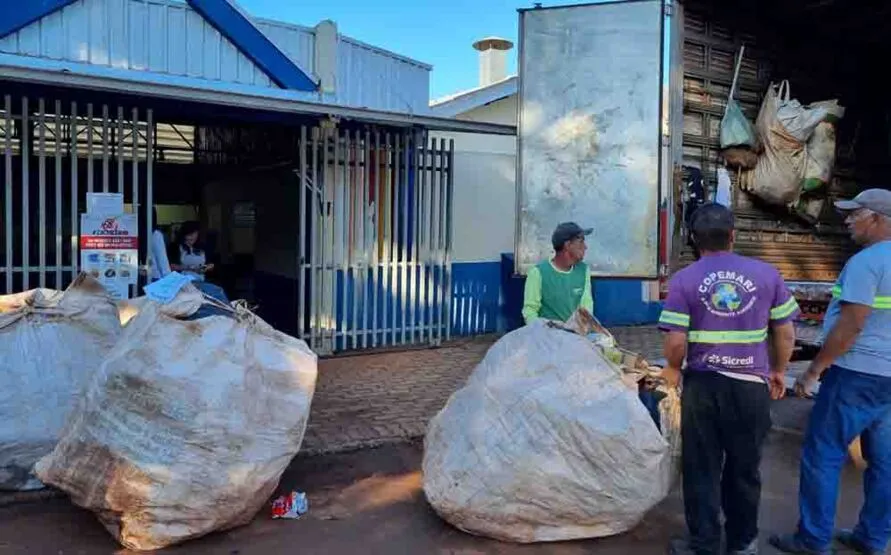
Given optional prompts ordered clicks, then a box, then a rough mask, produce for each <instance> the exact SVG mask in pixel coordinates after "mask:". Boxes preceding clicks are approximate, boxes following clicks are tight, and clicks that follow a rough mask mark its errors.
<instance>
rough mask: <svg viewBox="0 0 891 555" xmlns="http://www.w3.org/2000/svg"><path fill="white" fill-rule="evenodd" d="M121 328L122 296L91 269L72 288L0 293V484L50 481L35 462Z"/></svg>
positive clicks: (2, 486) (48, 446)
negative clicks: (36, 471)
mask: <svg viewBox="0 0 891 555" xmlns="http://www.w3.org/2000/svg"><path fill="white" fill-rule="evenodd" d="M120 333H121V326H120V324H119V323H118V317H117V310H116V309H115V305H114V302H113V301H112V300H111V298H110V297H109V296H108V294H107V293H106V291H105V289H104V288H103V287H102V285H101V284H99V282H97V281H96V280H94V279H93V278H91V277H89V276H86V275H81V276H80V277H78V278H77V279H76V280H75V281H74V283H72V284H71V286H70V287H69V288H68V289H67V290H66V291H64V292H62V291H54V290H50V289H34V290H31V291H27V292H25V293H19V294H17V295H7V296H3V297H0V353H2V356H0V490H23V489H37V488H40V487H42V484H41V483H40V482H39V481H37V480H36V479H35V478H34V477H33V476H32V474H31V469H32V467H33V466H34V463H35V462H37V460H38V459H39V458H40V457H42V456H44V455H46V454H47V453H49V452H50V451H51V450H52V449H53V447H54V446H55V445H56V441H57V440H58V438H59V434H60V433H61V432H62V428H63V426H64V425H65V422H66V421H67V420H68V417H69V414H70V412H71V411H72V410H73V409H74V408H75V406H76V403H77V400H78V399H79V398H80V396H81V393H82V391H83V388H84V387H85V386H86V385H87V383H88V382H89V379H90V376H92V375H93V373H94V372H95V371H96V370H98V369H99V366H100V365H101V364H102V360H103V359H104V358H105V355H106V354H108V352H109V351H110V350H111V348H112V347H113V346H114V344H115V341H117V339H118V336H119V335H120Z"/></svg>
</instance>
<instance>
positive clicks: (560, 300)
mask: <svg viewBox="0 0 891 555" xmlns="http://www.w3.org/2000/svg"><path fill="white" fill-rule="evenodd" d="M591 231H592V230H591V229H584V228H582V227H580V226H579V225H578V224H576V223H574V222H565V223H562V224H560V225H558V226H557V229H555V230H554V234H553V235H551V244H553V246H554V257H553V258H551V259H550V260H545V261H544V262H541V263H540V264H538V265H536V266H533V267H532V268H530V269H529V274H528V275H527V276H526V290H525V294H524V295H523V319H524V320H525V321H526V323H527V324H530V323H532V322H533V321H534V320H537V319H538V318H546V319H548V320H558V321H560V322H565V321H566V320H568V319H569V317H570V316H572V314H573V313H574V312H575V311H576V310H578V308H579V307H582V308H585V309H587V310H588V312H593V311H594V298H593V297H592V296H591V278H590V277H589V275H588V265H587V264H585V263H584V262H582V260H584V259H585V251H587V250H588V247H587V246H586V245H585V237H586V236H588V235H590V234H591Z"/></svg>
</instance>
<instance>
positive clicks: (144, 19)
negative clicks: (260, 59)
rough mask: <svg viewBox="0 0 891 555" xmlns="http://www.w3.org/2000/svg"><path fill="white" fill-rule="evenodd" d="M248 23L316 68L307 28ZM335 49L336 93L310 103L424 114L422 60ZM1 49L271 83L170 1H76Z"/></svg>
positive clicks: (346, 44)
mask: <svg viewBox="0 0 891 555" xmlns="http://www.w3.org/2000/svg"><path fill="white" fill-rule="evenodd" d="M252 19H253V18H252ZM254 22H255V25H256V26H257V28H258V29H259V30H260V31H262V32H263V33H264V34H265V35H266V36H267V37H268V38H269V40H270V41H272V43H273V44H275V45H276V46H277V47H278V48H279V49H280V50H281V51H283V52H284V53H285V54H286V55H287V56H288V57H289V58H291V60H293V61H294V63H296V64H297V65H298V66H299V67H301V68H302V69H304V70H305V71H306V72H307V73H309V74H314V73H315V67H314V65H315V63H314V62H315V33H314V30H313V29H311V28H306V27H301V26H299V25H292V24H288V23H283V22H277V21H271V20H264V19H256V20H254ZM337 48H338V62H337V63H338V70H337V84H336V92H335V93H334V94H333V95H324V96H322V95H316V96H315V98H314V99H312V100H314V101H317V102H325V103H331V104H337V105H343V106H354V107H366V108H370V109H377V110H389V111H402V112H409V113H417V114H422V113H427V111H428V101H429V80H430V79H429V72H430V69H431V67H430V66H429V65H426V64H422V63H421V62H418V61H416V60H412V59H410V58H406V57H404V56H400V55H398V54H394V53H392V52H388V51H386V50H383V49H381V48H378V47H374V46H371V45H368V44H365V43H362V42H360V41H357V40H355V39H352V38H350V37H346V36H343V35H340V36H339V37H338V46H337ZM0 52H5V53H8V54H16V55H20V56H28V57H34V58H44V59H48V60H59V61H66V62H76V63H82V64H89V65H92V66H100V67H106V68H115V69H124V70H130V71H134V72H152V73H160V74H168V75H171V76H180V77H193V78H199V79H206V80H208V81H214V82H226V83H233V84H239V85H251V86H259V87H270V88H275V85H274V84H273V83H272V82H271V81H270V79H269V78H268V77H267V75H266V74H265V73H264V72H263V71H262V70H261V69H260V68H259V67H258V66H257V65H256V64H254V63H253V62H252V61H251V60H249V59H248V58H247V57H246V56H244V54H242V53H241V52H240V51H239V50H238V49H237V48H236V47H235V46H234V45H233V44H232V43H231V42H230V41H229V40H227V39H226V38H225V37H223V36H222V35H221V34H220V33H219V32H218V31H217V30H216V29H215V28H214V27H213V26H212V25H210V24H209V23H207V21H206V20H205V19H204V18H203V17H201V15H200V14H198V13H197V12H195V11H194V10H192V9H191V8H189V7H188V6H187V5H186V4H184V3H183V2H180V1H176V0H77V1H76V2H74V3H73V4H71V5H69V6H67V7H65V8H62V9H61V10H58V11H56V12H54V13H52V14H50V15H48V16H46V17H44V18H42V19H40V20H39V21H36V22H34V23H32V24H30V25H28V26H27V27H24V28H22V29H21V30H19V31H17V32H15V33H13V34H11V35H9V36H7V37H5V38H3V39H0ZM312 100H310V101H312Z"/></svg>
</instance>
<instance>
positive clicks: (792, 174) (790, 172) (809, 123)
mask: <svg viewBox="0 0 891 555" xmlns="http://www.w3.org/2000/svg"><path fill="white" fill-rule="evenodd" d="M839 110H841V107H840V106H838V103H837V102H836V101H824V102H814V103H812V104H809V105H807V106H803V105H802V104H801V103H800V102H798V101H797V100H794V99H791V98H790V94H789V82H788V81H783V82H782V83H780V84H779V85H775V84H771V86H770V87H769V88H768V91H767V94H765V96H764V101H763V102H762V103H761V110H760V111H759V113H758V119H757V121H756V122H755V128H756V131H757V132H758V138H759V139H760V141H761V143H762V144H763V146H764V152H763V153H762V154H761V156H760V157H759V158H758V164H757V165H756V166H755V169H754V170H753V171H751V172H747V173H746V174H745V175H743V176H742V179H741V181H740V183H741V186H742V188H743V189H744V190H746V191H748V192H749V193H751V194H753V195H755V196H757V197H758V198H760V199H761V200H763V201H765V202H767V203H769V204H772V205H775V206H783V207H788V208H795V205H796V203H797V202H798V200H799V197H800V196H801V193H802V190H803V185H804V184H805V181H804V180H805V178H806V176H807V175H808V170H807V166H808V163H809V162H808V151H809V150H811V149H812V146H811V145H812V143H811V141H812V140H813V137H814V135H815V133H816V132H817V130H818V128H820V126H821V122H824V121H826V120H827V119H830V120H831V116H832V114H833V113H836V114H837V113H839ZM841 113H842V114H843V111H841ZM827 133H828V130H827V128H826V127H825V126H824V127H823V128H822V130H821V131H820V139H819V140H818V141H817V142H816V143H813V148H816V151H817V153H818V154H817V159H818V160H817V161H815V162H811V163H810V164H811V168H812V169H811V170H810V172H812V173H813V174H814V175H815V176H816V177H819V178H823V177H825V178H826V179H827V181H828V178H829V175H830V174H831V166H832V164H833V163H834V159H835V138H834V133H831V134H832V137H831V143H832V144H831V150H832V155H831V160H829V156H828V155H827V154H826V152H827V151H828V149H829V148H830V145H829V144H828V143H829V142H830V138H829V137H828V136H827ZM815 164H816V165H815ZM827 165H828V169H827ZM805 190H806V189H805Z"/></svg>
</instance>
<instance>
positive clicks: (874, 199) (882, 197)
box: [835, 189, 891, 216]
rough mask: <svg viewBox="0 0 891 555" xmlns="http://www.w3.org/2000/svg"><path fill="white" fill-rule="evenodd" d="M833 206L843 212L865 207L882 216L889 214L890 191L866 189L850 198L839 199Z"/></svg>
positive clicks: (890, 214)
mask: <svg viewBox="0 0 891 555" xmlns="http://www.w3.org/2000/svg"><path fill="white" fill-rule="evenodd" d="M835 207H836V208H838V209H839V210H844V211H845V212H850V211H852V210H859V209H860V208H866V209H867V210H872V211H873V212H876V213H877V214H882V215H883V216H891V191H887V190H885V189H867V190H865V191H863V192H862V193H860V194H859V195H857V196H856V197H854V198H853V199H852V200H840V201H838V202H836V203H835Z"/></svg>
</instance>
